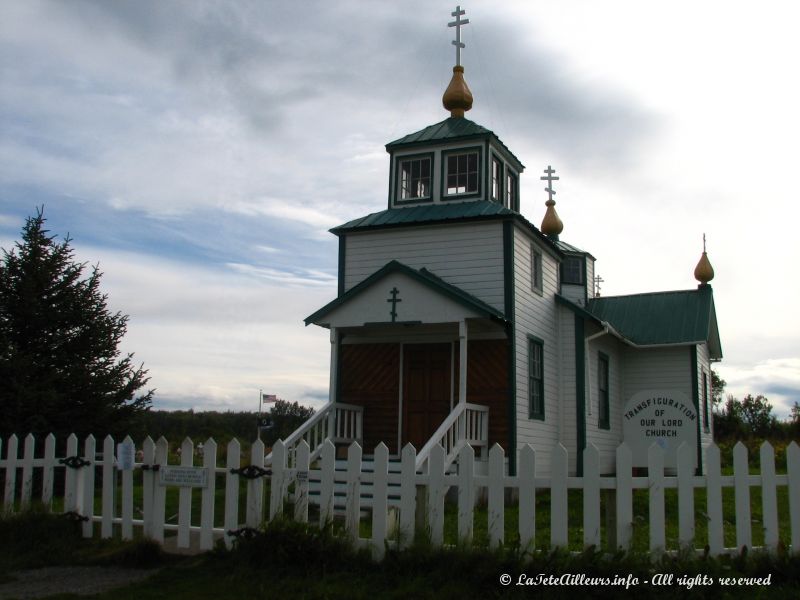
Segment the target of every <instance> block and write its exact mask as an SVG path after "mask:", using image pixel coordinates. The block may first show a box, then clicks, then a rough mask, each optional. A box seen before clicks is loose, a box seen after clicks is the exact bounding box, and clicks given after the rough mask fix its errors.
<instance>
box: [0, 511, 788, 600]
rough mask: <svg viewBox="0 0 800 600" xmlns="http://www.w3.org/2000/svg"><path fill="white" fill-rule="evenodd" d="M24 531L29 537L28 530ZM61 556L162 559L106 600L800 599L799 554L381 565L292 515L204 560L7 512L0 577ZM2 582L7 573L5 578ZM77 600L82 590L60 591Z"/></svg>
mask: <svg viewBox="0 0 800 600" xmlns="http://www.w3.org/2000/svg"><path fill="white" fill-rule="evenodd" d="M23 533H24V535H22V534H23ZM62 564H115V565H131V564H136V566H153V565H159V566H163V567H165V568H162V569H160V570H158V571H157V572H156V574H154V575H153V576H152V577H150V578H149V579H147V580H145V581H142V582H139V583H135V584H132V585H129V586H127V587H124V588H121V589H117V590H113V591H110V592H107V593H105V594H102V595H100V596H98V598H101V599H108V600H110V599H112V598H113V599H125V598H131V599H133V598H135V599H137V600H148V599H153V600H155V599H159V600H160V599H161V598H165V597H168V598H175V599H181V598H187V599H193V600H194V599H206V598H208V599H214V600H218V599H220V598H236V597H240V598H320V599H321V598H348V599H351V598H352V599H355V600H358V599H369V600H376V599H378V598H381V599H383V598H387V599H395V598H396V599H400V598H402V599H406V598H421V599H426V598H437V599H438V598H444V599H448V598H458V599H459V600H465V599H466V600H469V599H472V598H481V599H483V598H529V597H538V596H539V595H541V594H542V589H541V588H530V587H524V586H515V585H512V586H503V585H501V584H500V583H499V577H500V575H501V574H504V573H508V574H510V575H511V576H512V578H513V581H515V582H516V581H517V580H518V578H519V576H520V575H521V574H528V575H535V574H545V575H553V576H556V577H560V576H561V575H563V574H565V573H573V574H583V575H585V576H587V577H609V578H614V577H615V576H617V577H626V576H628V575H631V576H632V577H636V578H637V579H639V580H640V584H639V585H638V586H636V587H633V588H631V589H630V590H629V591H628V594H629V595H631V596H634V597H642V596H647V597H654V598H684V597H689V598H714V599H721V598H737V597H741V595H742V593H743V592H746V595H747V596H748V597H749V598H753V599H759V598H796V597H798V594H800V575H798V574H799V573H800V556H794V557H789V556H786V555H785V554H782V555H777V556H766V555H760V554H758V555H755V554H752V555H750V556H746V555H745V556H735V557H721V558H719V559H711V558H704V557H700V558H689V557H687V556H681V555H679V556H677V557H665V558H662V559H661V560H659V561H653V560H651V558H650V557H649V556H647V555H646V554H642V553H635V552H634V553H616V554H602V553H599V552H595V551H593V550H590V551H587V552H584V553H582V554H579V555H571V554H568V553H565V552H563V551H561V552H547V551H533V552H530V551H528V552H526V551H523V550H522V549H520V548H515V547H507V548H504V549H500V550H496V551H488V550H486V549H476V548H465V547H458V548H454V549H451V550H442V549H436V548H433V547H432V546H431V545H430V544H426V543H425V542H424V541H422V542H419V543H417V544H415V545H414V546H413V547H412V548H411V549H409V550H408V551H403V552H398V551H393V550H389V551H388V552H387V555H386V557H385V559H384V560H382V561H380V562H375V561H373V560H372V559H371V557H370V555H369V553H368V552H366V551H364V550H360V551H359V550H355V549H353V548H352V547H351V546H349V545H348V544H347V543H346V542H345V541H344V540H343V539H342V538H341V537H340V536H338V535H336V534H335V532H333V531H332V529H331V528H328V529H324V530H321V531H320V530H319V529H318V528H316V527H307V526H303V525H301V524H297V523H292V522H288V521H281V520H279V521H276V522H274V523H273V524H271V525H270V526H269V527H267V528H266V529H265V530H264V531H263V532H262V533H261V534H260V535H258V536H257V537H256V538H254V539H250V540H243V541H241V542H239V543H237V545H236V547H235V548H234V549H233V550H231V551H226V550H224V549H222V548H220V547H217V548H216V549H215V550H214V551H212V552H210V553H208V554H206V555H202V556H198V557H188V558H186V557H184V558H174V557H165V556H163V555H161V554H160V553H159V551H158V549H157V547H153V546H152V545H150V543H149V542H143V541H139V542H134V543H128V544H123V543H121V542H118V541H106V542H101V541H99V540H84V539H82V538H80V534H79V531H78V528H76V527H75V525H74V524H73V523H70V522H68V521H65V520H64V519H63V518H60V517H54V516H51V515H44V514H41V513H26V514H23V515H18V516H14V517H6V518H3V519H0V577H6V579H8V578H9V570H10V569H9V566H12V567H13V568H14V569H19V568H28V567H32V566H43V565H62ZM654 573H673V574H674V575H675V577H679V576H685V575H689V576H692V575H696V574H703V575H706V576H710V577H714V578H718V577H721V576H725V577H730V576H733V577H739V576H748V577H765V576H767V575H769V576H770V578H771V585H770V586H769V587H765V586H752V587H748V588H739V587H733V588H725V587H721V586H719V585H714V586H709V587H702V588H701V587H697V588H694V589H692V590H691V591H687V590H686V589H685V588H681V587H679V586H678V585H671V586H664V587H655V586H650V585H647V584H644V583H643V582H644V580H646V579H647V580H649V579H650V578H651V577H652V576H653V574H654ZM0 581H1V580H0ZM546 591H547V594H546V597H552V598H574V597H575V595H576V594H579V595H580V596H581V597H583V598H618V597H627V595H628V594H626V593H625V590H624V588H619V587H610V586H588V587H587V586H584V587H579V588H574V587H550V588H547V590H546ZM56 597H57V598H74V596H56Z"/></svg>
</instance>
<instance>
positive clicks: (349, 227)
mask: <svg viewBox="0 0 800 600" xmlns="http://www.w3.org/2000/svg"><path fill="white" fill-rule="evenodd" d="M490 219H515V220H516V221H518V222H520V223H521V224H522V225H523V226H525V227H527V228H528V229H529V230H530V231H531V232H532V233H533V234H534V235H535V236H537V237H538V238H539V239H540V240H542V241H543V242H544V243H545V244H546V245H547V246H548V247H549V248H551V249H552V250H553V253H554V254H555V255H556V256H558V257H563V256H564V254H563V253H562V252H561V250H560V249H559V248H558V246H556V245H555V243H554V242H553V240H551V239H550V238H548V237H547V236H546V235H544V234H543V233H542V232H541V231H539V230H538V229H537V228H536V227H534V225H533V224H532V223H531V222H530V221H528V220H527V219H526V218H525V217H523V216H522V215H521V214H519V213H518V212H516V211H513V210H511V209H510V208H506V207H505V206H503V205H502V204H498V203H497V202H489V201H488V200H472V201H467V202H447V203H436V204H423V205H420V206H409V207H404V208H387V209H386V210H382V211H380V212H376V213H372V214H369V215H367V216H365V217H360V218H358V219H353V220H352V221H348V222H347V223H344V224H342V225H339V226H338V227H334V228H333V229H331V230H330V232H331V233H333V234H336V235H341V234H344V233H348V232H351V231H366V230H369V229H383V228H387V227H402V226H404V225H430V224H435V223H452V222H455V221H480V220H490Z"/></svg>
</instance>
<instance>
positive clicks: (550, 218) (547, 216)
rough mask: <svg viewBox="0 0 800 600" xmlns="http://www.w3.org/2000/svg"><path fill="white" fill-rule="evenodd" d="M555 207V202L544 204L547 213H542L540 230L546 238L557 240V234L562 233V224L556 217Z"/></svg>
mask: <svg viewBox="0 0 800 600" xmlns="http://www.w3.org/2000/svg"><path fill="white" fill-rule="evenodd" d="M555 205H556V201H555V200H548V201H547V202H545V206H547V212H545V213H544V219H542V227H541V230H542V233H543V234H545V235H546V236H548V237H554V238H555V239H558V234H559V233H561V232H562V231H564V223H562V222H561V219H560V218H559V217H558V213H557V212H556V209H555Z"/></svg>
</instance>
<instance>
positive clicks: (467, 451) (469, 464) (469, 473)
mask: <svg viewBox="0 0 800 600" xmlns="http://www.w3.org/2000/svg"><path fill="white" fill-rule="evenodd" d="M474 515H475V450H474V449H473V448H472V446H470V445H469V444H464V445H463V446H462V447H461V450H459V451H458V541H459V542H460V543H462V544H464V545H465V546H470V545H471V544H472V535H473V530H474V521H475V517H474Z"/></svg>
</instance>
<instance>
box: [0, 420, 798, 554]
mask: <svg viewBox="0 0 800 600" xmlns="http://www.w3.org/2000/svg"><path fill="white" fill-rule="evenodd" d="M124 443H126V444H132V443H133V442H132V441H131V439H130V438H126V439H125V440H124ZM55 446H56V444H55V439H54V438H53V436H52V435H51V436H48V437H47V439H46V440H45V443H44V452H43V455H42V456H41V457H37V456H36V451H35V450H36V443H35V440H34V438H33V436H30V435H29V436H28V437H26V438H25V441H24V451H23V454H22V457H21V458H20V457H19V448H18V439H17V438H16V437H15V436H12V437H11V438H9V439H8V440H7V444H6V446H5V458H2V459H0V473H3V472H4V473H5V477H4V480H5V492H4V503H3V506H4V509H5V510H6V511H13V510H16V509H19V508H20V507H24V506H26V505H28V504H30V502H31V500H32V489H33V481H34V471H35V469H41V470H42V475H41V501H42V502H43V503H44V504H45V505H48V506H52V504H53V500H54V495H53V488H54V480H55V476H54V474H55V470H56V469H64V470H65V476H64V489H63V492H64V493H63V498H64V511H65V512H67V513H70V514H71V515H73V516H74V517H75V518H80V519H81V520H83V521H84V523H83V533H84V535H85V536H87V537H89V536H92V535H93V534H94V533H95V532H96V528H95V525H94V524H95V523H99V524H100V527H99V533H100V535H101V536H102V537H104V538H108V537H111V536H112V535H114V529H115V526H116V527H118V528H119V529H118V531H119V534H120V535H121V537H122V538H123V539H131V538H132V537H133V531H134V527H140V528H141V529H142V532H143V534H144V535H145V536H147V537H150V538H152V539H154V540H157V541H159V542H163V541H164V538H165V531H177V546H178V547H179V548H185V547H189V545H190V538H191V534H192V533H193V532H195V535H199V548H200V549H203V550H206V549H210V548H211V547H212V546H213V543H214V540H215V539H218V538H223V539H224V540H225V543H226V544H228V545H230V544H231V543H232V541H233V539H234V537H235V536H236V535H238V534H241V533H242V532H247V531H249V530H250V529H256V528H258V527H259V526H261V525H262V524H263V523H264V522H265V521H270V520H272V519H275V518H276V517H278V516H280V515H282V514H283V512H284V507H285V505H286V504H287V503H288V505H289V506H293V510H292V513H293V514H292V515H287V516H290V517H291V518H294V519H295V520H297V521H301V522H308V521H309V505H310V504H312V503H313V504H318V506H319V511H318V514H319V516H318V518H315V520H317V521H318V523H319V524H320V526H323V525H324V524H326V523H328V522H329V521H330V520H331V519H334V518H335V517H336V516H337V515H335V513H334V506H335V503H334V496H335V493H336V490H337V488H342V487H344V489H345V490H346V499H345V503H344V515H343V516H344V531H345V532H346V535H347V536H349V537H350V538H351V539H352V540H353V541H354V542H355V543H357V544H360V545H366V546H370V547H371V548H372V549H373V552H374V553H375V555H376V556H381V555H382V553H383V551H384V549H385V547H386V545H399V547H405V546H408V545H410V544H411V543H412V541H413V539H414V535H415V534H417V532H419V531H420V527H419V525H420V523H423V524H424V526H425V527H424V530H425V535H428V536H430V540H431V542H432V543H433V544H434V545H442V544H443V543H444V523H445V496H446V495H447V493H448V490H449V489H450V488H454V489H455V497H456V502H457V515H458V516H457V521H458V538H459V540H461V541H464V542H469V541H471V540H472V538H473V533H474V526H475V508H476V499H477V498H478V497H479V496H484V497H485V498H486V499H487V502H488V505H487V513H488V514H487V519H488V521H487V531H488V537H489V544H490V546H492V547H497V546H499V545H501V544H503V543H504V541H505V540H504V538H505V533H506V528H505V523H504V519H505V508H506V506H507V505H508V500H509V498H511V502H512V505H515V506H516V507H517V509H518V511H519V530H518V534H519V541H520V543H521V545H522V547H523V548H525V547H532V545H533V541H534V540H535V536H536V529H535V524H536V495H537V494H538V493H541V492H542V491H548V490H549V492H550V510H549V512H550V528H549V529H550V531H549V533H550V536H549V537H550V545H551V546H552V547H567V546H568V531H569V523H568V509H567V507H568V491H569V490H570V489H580V490H582V491H583V494H582V496H583V507H582V513H583V514H582V521H583V522H582V531H583V545H584V547H589V546H592V545H594V546H596V547H598V548H600V547H602V546H601V542H604V541H605V542H607V541H608V540H601V529H602V528H601V521H602V518H601V495H602V493H603V490H609V491H611V492H612V493H611V494H610V495H607V496H606V502H607V503H608V502H609V501H612V503H613V510H611V511H610V516H611V517H612V518H611V520H609V521H606V524H607V528H606V535H607V536H611V537H610V538H609V539H612V540H614V543H613V544H612V545H614V546H616V547H622V548H626V547H629V545H630V543H631V539H632V535H633V529H634V527H635V524H634V523H635V520H634V511H633V496H634V490H637V489H643V490H647V494H648V498H649V511H648V515H649V516H648V519H649V525H648V531H649V547H650V550H651V552H653V553H656V554H658V553H661V552H664V551H665V548H666V546H667V543H666V534H665V532H666V523H667V516H666V514H665V512H666V511H665V506H666V505H665V490H667V489H670V488H676V489H677V497H678V515H677V520H678V532H679V533H678V543H679V545H680V546H681V547H682V548H693V549H695V550H697V551H701V550H699V547H703V546H706V545H707V546H708V549H709V551H710V553H711V554H712V555H717V554H721V553H723V552H733V551H737V550H738V549H741V548H742V547H743V546H747V547H748V548H752V547H753V541H752V540H753V522H752V519H751V490H752V489H753V488H758V489H760V490H761V494H760V495H761V504H762V515H763V518H762V522H761V523H760V524H758V526H760V527H762V528H763V540H764V548H765V549H767V550H769V551H775V550H776V549H777V548H778V544H779V537H778V532H779V528H778V523H779V510H778V490H779V489H780V488H782V487H786V488H788V492H787V493H788V505H789V508H788V519H789V521H790V539H789V540H788V542H789V544H790V548H789V550H790V551H791V552H795V553H796V552H798V551H800V447H798V445H797V443H795V442H792V443H791V444H790V445H789V447H788V448H787V473H786V474H781V475H777V474H776V472H775V457H774V451H773V448H772V446H771V445H770V444H768V443H764V444H763V445H762V446H761V449H760V457H759V467H760V469H759V472H760V474H758V475H751V474H750V472H749V467H750V465H749V461H748V456H747V448H746V447H745V446H744V445H743V444H742V443H741V442H740V443H738V444H736V446H735V448H734V452H733V460H734V469H733V471H734V474H733V475H722V474H721V470H720V453H719V449H718V448H717V447H716V446H715V445H711V446H710V447H708V448H707V453H706V474H704V475H702V476H698V475H695V473H694V467H693V464H694V462H693V455H692V453H693V452H694V450H693V449H692V448H690V447H689V446H687V445H683V446H682V447H681V448H680V449H679V453H678V468H677V473H676V474H675V475H667V474H665V471H664V454H663V451H662V449H661V448H660V447H658V446H657V445H655V444H654V445H653V446H652V447H651V448H650V450H649V454H648V475H647V476H645V477H639V476H637V477H634V476H633V474H632V473H633V470H632V468H631V452H630V449H629V448H628V447H627V445H625V444H623V445H621V446H620V447H619V448H618V449H617V453H616V465H617V469H616V472H617V475H616V476H600V475H599V469H598V464H599V453H598V451H597V449H596V448H595V447H594V446H593V445H589V447H588V448H587V449H586V450H585V452H584V460H583V464H584V473H585V475H584V476H583V477H573V476H569V475H568V471H567V465H568V460H567V451H566V449H565V448H564V447H563V446H561V445H557V446H556V447H555V448H554V450H553V452H552V455H551V465H550V473H549V475H548V476H546V477H544V476H540V474H539V473H538V472H537V463H536V452H535V450H534V449H533V448H532V447H530V446H526V447H524V448H523V449H522V450H521V452H520V453H519V461H518V474H517V475H513V476H510V475H507V474H506V460H505V454H504V452H503V449H502V448H500V447H499V446H497V445H495V446H494V447H493V448H492V449H491V450H490V452H489V458H488V470H483V472H485V473H486V474H484V475H481V474H478V473H477V472H476V469H475V462H476V459H475V454H474V451H473V449H472V448H471V447H470V446H468V445H466V446H463V447H462V448H461V449H460V451H459V454H458V469H457V472H456V473H454V474H453V473H449V472H446V470H445V450H444V449H443V448H442V447H441V446H436V447H434V448H433V449H432V450H431V452H430V455H429V458H428V468H427V470H426V472H424V473H422V472H418V471H417V470H416V459H417V456H416V450H415V449H414V448H413V447H412V446H410V445H409V446H406V447H405V448H404V449H403V451H402V454H401V457H400V469H399V470H398V469H389V451H388V449H387V448H386V446H385V445H383V444H380V445H379V446H378V447H377V448H376V449H375V453H374V456H373V457H371V458H369V459H366V460H365V458H364V457H363V455H362V449H361V447H360V446H359V445H358V444H357V443H353V444H351V445H350V447H349V448H348V453H347V454H348V456H347V462H346V468H344V469H341V468H340V469H339V470H337V468H336V462H337V461H336V449H335V447H334V445H333V444H332V443H331V442H329V441H328V442H326V443H325V444H324V445H323V448H322V451H321V453H320V456H319V459H318V460H316V461H314V462H311V461H310V449H309V446H308V444H307V443H306V442H305V441H303V442H301V443H300V444H299V445H298V446H297V450H296V455H295V456H294V457H293V458H294V460H293V461H291V463H292V464H293V466H292V467H288V466H287V465H288V464H289V461H287V450H286V448H285V447H284V445H283V443H282V442H278V443H276V445H275V446H274V447H273V452H272V465H271V472H269V470H267V469H264V446H263V444H262V443H261V442H260V441H257V442H255V443H254V444H253V445H252V447H251V460H250V465H249V466H246V467H244V468H240V454H241V446H240V444H239V442H238V441H237V440H235V439H234V440H232V441H231V442H230V443H229V444H228V446H227V459H226V464H225V466H224V467H222V466H219V465H218V463H217V444H216V442H214V440H213V439H209V440H208V441H207V442H205V444H204V447H203V457H202V465H198V466H200V467H202V468H204V469H206V470H207V485H206V487H205V488H203V489H193V488H191V487H180V488H179V491H178V492H177V493H178V494H179V499H178V505H179V507H178V515H177V523H169V522H167V519H166V515H165V510H166V495H167V487H166V486H165V485H162V484H160V483H159V478H158V474H159V473H158V471H159V469H163V467H164V466H168V457H169V452H168V450H169V445H168V442H167V441H166V440H165V439H164V438H161V439H159V440H158V441H157V442H153V440H152V439H150V438H147V439H146V440H145V441H144V443H143V444H142V447H141V451H142V454H141V461H139V462H136V463H135V465H134V469H133V470H121V471H120V470H119V469H118V468H117V465H115V460H114V455H115V451H116V445H115V442H114V440H113V439H112V438H111V437H107V438H106V439H105V440H104V442H103V446H102V458H101V459H99V460H98V456H100V455H98V454H97V448H96V442H95V439H94V438H93V437H91V436H90V437H88V438H87V439H86V440H85V443H84V445H83V452H82V456H80V455H79V452H78V440H77V438H76V437H75V436H74V435H73V436H70V438H69V439H68V440H67V452H66V453H67V457H66V458H63V459H57V458H56V456H55ZM2 449H3V446H2V440H0V456H2V455H3V453H2ZM194 455H195V447H194V444H193V443H192V441H191V440H189V439H186V440H184V442H183V444H182V445H181V459H180V465H181V466H183V467H192V466H193V462H194ZM65 463H66V464H65ZM84 463H89V464H84ZM70 464H71V466H70ZM19 472H21V482H20V483H21V485H20V486H19V488H17V481H18V476H19V474H20V473H19ZM98 473H101V474H102V483H101V484H100V486H99V488H100V489H99V490H96V489H95V479H96V474H98ZM218 475H219V476H224V481H225V484H224V511H221V512H223V514H224V516H223V517H222V519H221V521H222V522H219V519H215V516H214V515H215V502H216V500H217V476H218ZM134 476H136V477H140V478H141V493H142V497H141V503H142V506H141V518H134ZM245 481H246V504H245V506H246V508H245V510H244V515H240V514H239V495H240V484H241V483H243V482H245ZM267 481H269V485H268V489H269V501H268V502H266V500H265V498H264V493H265V489H267V488H265V485H266V483H267ZM698 488H701V489H702V488H704V489H705V490H706V502H705V506H695V493H694V491H695V490H696V489H698ZM725 488H732V489H733V490H734V492H733V493H734V497H735V519H734V523H735V532H736V546H735V547H732V548H726V547H725V544H724V526H725V520H724V519H723V503H722V496H723V490H724V489H725ZM390 489H391V490H393V491H392V492H391V493H390ZM398 490H399V500H395V501H390V497H392V494H394V496H393V497H394V498H397V497H398ZM507 490H510V491H511V493H510V494H509V493H507ZM98 492H99V494H98ZM311 492H313V493H314V494H313V497H312V494H311ZM220 493H221V491H220ZM193 494H200V497H201V502H200V506H201V508H200V519H199V523H200V524H199V525H197V526H195V525H192V515H191V511H192V495H193ZM367 497H368V501H367V499H366V498H367ZM98 505H99V507H100V508H99V510H95V507H96V506H98ZM366 505H368V506H369V507H370V508H371V510H370V511H364V510H363V508H364V506H366ZM696 512H699V513H701V514H704V515H705V518H707V520H708V527H707V530H708V539H707V540H697V539H695V515H696ZM265 513H266V514H265ZM137 516H138V515H137ZM606 516H607V517H608V516H609V515H606ZM782 517H783V519H784V520H785V519H786V518H787V515H786V514H785V511H784V512H783V514H782ZM672 518H674V516H673V517H672ZM363 519H371V537H370V538H368V539H364V538H361V537H360V533H359V529H360V523H361V521H362V520H363ZM574 525H576V524H575V523H573V526H574ZM728 526H730V524H729V525H728ZM785 542H786V540H785V541H784V543H785Z"/></svg>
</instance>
